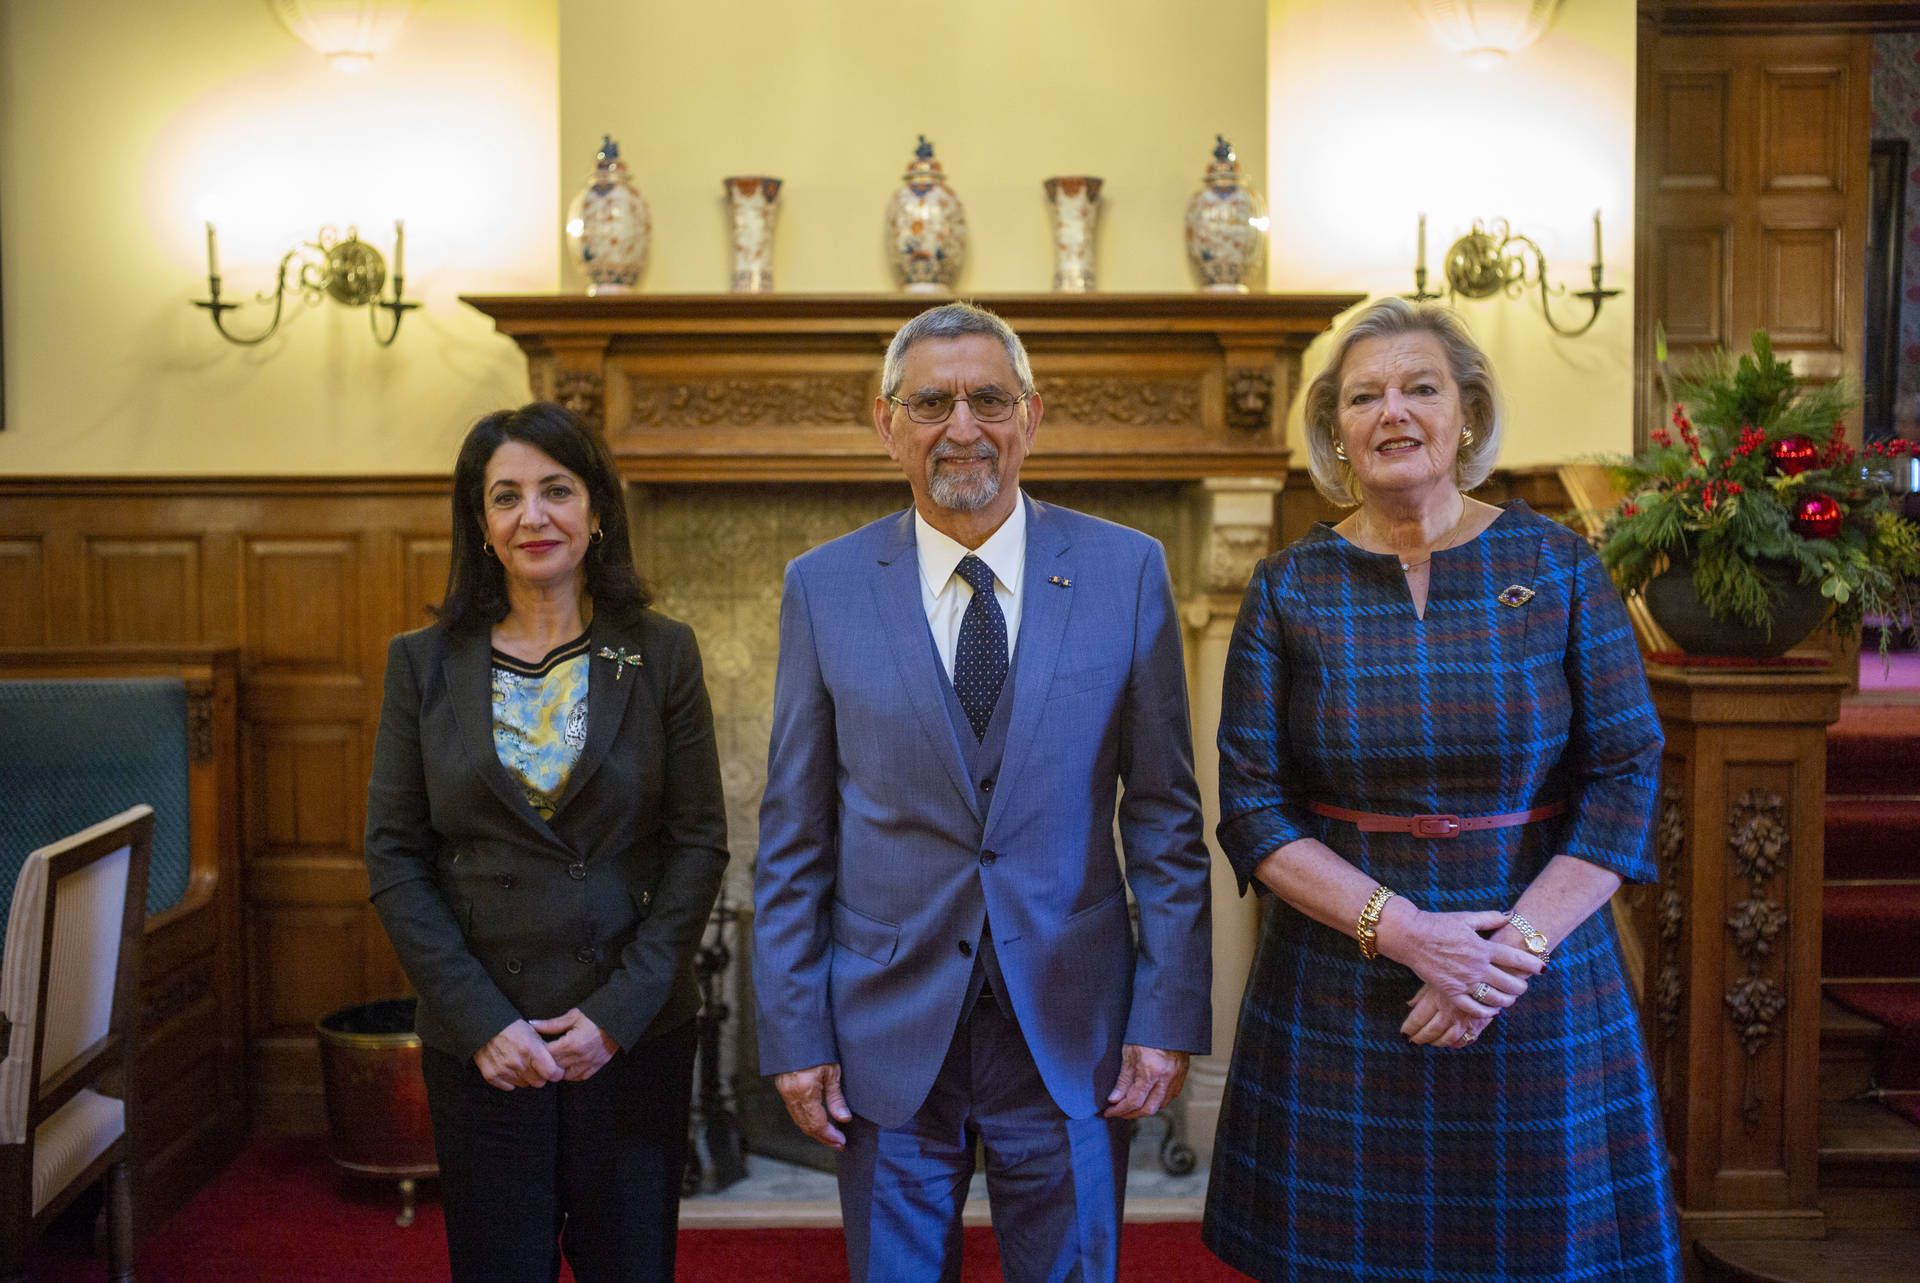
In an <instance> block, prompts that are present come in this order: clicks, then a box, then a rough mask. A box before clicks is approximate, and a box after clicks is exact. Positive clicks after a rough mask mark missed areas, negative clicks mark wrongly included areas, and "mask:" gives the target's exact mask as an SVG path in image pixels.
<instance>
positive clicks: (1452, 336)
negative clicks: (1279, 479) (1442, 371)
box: [1303, 298, 1505, 508]
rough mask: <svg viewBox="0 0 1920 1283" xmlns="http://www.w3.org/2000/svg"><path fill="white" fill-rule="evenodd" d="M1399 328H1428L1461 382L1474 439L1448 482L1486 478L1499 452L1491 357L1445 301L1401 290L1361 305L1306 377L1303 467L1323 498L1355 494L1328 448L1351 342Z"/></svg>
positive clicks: (1346, 503)
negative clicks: (1322, 362) (1322, 363)
mask: <svg viewBox="0 0 1920 1283" xmlns="http://www.w3.org/2000/svg"><path fill="white" fill-rule="evenodd" d="M1402 334H1431V335H1432V336H1433V337H1434V338H1435V339H1437V340H1439V343H1440V348H1441V350H1442V351H1444V352H1445V353H1446V354H1447V367H1448V371H1449V372H1450V373H1451V374H1452V375H1453V381H1454V384H1455V385H1456V386H1458V387H1459V389H1460V408H1461V410H1462V412H1463V414H1464V416H1465V418H1466V426H1467V427H1469V428H1471V429H1473V442H1472V444H1467V443H1465V442H1462V443H1461V446H1460V453H1459V454H1458V455H1457V456H1455V458H1454V462H1453V474H1454V482H1455V483H1456V484H1457V485H1458V486H1459V487H1460V488H1461V489H1462V490H1471V489H1473V488H1474V487H1475V486H1477V485H1479V484H1480V483H1481V482H1482V481H1485V480H1486V479H1487V476H1488V474H1490V473H1491V472H1492V471H1493V465H1494V463H1495V461H1496V460H1498V458H1499V457H1500V432H1501V428H1502V427H1503V426H1504V423H1505V416H1504V414H1503V413H1502V412H1501V408H1500V386H1499V384H1498V383H1496V382H1495V381H1494V377H1493V363H1492V362H1490V361H1489V360H1487V354H1486V353H1485V352H1483V351H1481V350H1480V347H1479V345H1478V344H1476V343H1475V342H1474V341H1473V338H1472V336H1471V335H1469V334H1468V333H1467V327H1466V323H1465V322H1463V321H1462V320H1461V319H1460V317H1459V316H1458V315H1457V314H1455V313H1454V312H1453V311H1452V310H1451V309H1448V308H1444V307H1440V306H1439V305H1437V304H1433V303H1421V304H1418V305H1415V304H1413V303H1409V302H1407V300H1405V299H1403V298H1383V299H1381V300H1380V301H1379V302H1377V303H1372V304H1370V305H1368V306H1367V308H1366V309H1365V310H1363V311H1362V312H1361V313H1360V314H1359V315H1357V316H1355V317H1354V318H1353V319H1352V320H1350V321H1348V322H1347V323H1346V324H1345V325H1344V326H1342V327H1341V328H1340V332H1339V333H1338V334H1336V335H1334V337H1333V351H1332V352H1331V353H1330V354H1329V355H1328V358H1327V364H1326V367H1325V368H1324V369H1322V370H1321V371H1320V373H1318V374H1316V375H1314V377H1313V382H1311V383H1309V384H1308V385H1307V395H1306V400H1305V404H1304V407H1303V417H1304V419H1305V421H1306V436H1307V472H1308V474H1309V475H1310V476H1311V477H1312V478H1313V488H1314V489H1315V490H1318V491H1319V492H1320V493H1321V494H1323V495H1325V496H1326V497H1327V499H1328V500H1330V501H1331V502H1333V503H1337V504H1339V505H1341V506H1342V507H1347V508H1351V507H1353V506H1354V505H1355V504H1357V503H1359V502H1360V499H1359V496H1358V495H1356V494H1354V492H1353V491H1354V487H1353V476H1354V473H1353V466H1352V465H1351V464H1350V463H1348V462H1346V461H1345V460H1343V459H1341V458H1340V457H1339V456H1338V455H1336V454H1335V453H1334V452H1333V447H1334V443H1335V442H1337V441H1338V440H1339V439H1340V370H1341V367H1342V366H1344V365H1345V364H1346V362H1347V357H1349V356H1350V355H1352V353H1353V349H1354V348H1355V347H1356V346H1358V345H1359V344H1361V343H1365V342H1366V341H1367V340H1368V339H1390V338H1397V337H1399V336H1400V335H1402Z"/></svg>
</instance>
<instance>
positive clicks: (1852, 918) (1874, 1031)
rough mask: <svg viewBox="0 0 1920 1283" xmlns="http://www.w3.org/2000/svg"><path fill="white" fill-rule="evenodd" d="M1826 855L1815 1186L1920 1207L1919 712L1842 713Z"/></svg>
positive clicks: (1888, 706)
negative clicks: (1904, 1198) (1899, 1196)
mask: <svg viewBox="0 0 1920 1283" xmlns="http://www.w3.org/2000/svg"><path fill="white" fill-rule="evenodd" d="M1826 848H1827V866H1826V892H1825V905H1824V909H1825V912H1824V914H1823V917H1824V924H1823V926H1822V929H1821V949H1820V952H1821V967H1820V973H1821V978H1822V981H1823V985H1824V988H1825V992H1826V995H1827V1001H1826V1004H1825V1007H1824V1008H1823V1013H1822V1014H1823V1020H1822V1022H1821V1038H1820V1043H1821V1055H1820V1062H1821V1064H1820V1069H1821V1079H1820V1086H1821V1093H1820V1095H1821V1107H1820V1108H1821V1114H1820V1186H1821V1189H1822V1190H1823V1191H1826V1190H1829V1189H1850V1188H1869V1187H1879V1188H1889V1187H1891V1188H1906V1189H1909V1190H1912V1191H1915V1192H1914V1199H1915V1200H1916V1201H1920V704H1913V703H1905V704H1896V703H1868V702H1866V701H1865V700H1855V701H1850V702H1849V703H1848V704H1847V705H1846V706H1845V708H1844V709H1843V711H1842V712H1841V714H1840V720H1839V721H1838V722H1837V723H1835V724H1834V726H1833V728H1832V729H1831V730H1830V731H1829V732H1828V735H1827V823H1826ZM1910 1277H1920V1261H1916V1262H1915V1263H1914V1273H1913V1274H1912V1275H1911V1276H1910Z"/></svg>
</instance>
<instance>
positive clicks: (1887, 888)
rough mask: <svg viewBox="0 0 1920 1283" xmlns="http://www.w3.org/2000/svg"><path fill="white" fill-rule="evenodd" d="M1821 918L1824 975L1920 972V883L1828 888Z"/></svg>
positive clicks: (1904, 974)
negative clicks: (1822, 923)
mask: <svg viewBox="0 0 1920 1283" xmlns="http://www.w3.org/2000/svg"><path fill="white" fill-rule="evenodd" d="M1821 918H1822V920H1823V922H1824V924H1825V925H1824V926H1823V928H1822V931H1821V942H1820V974H1821V976H1822V977H1823V978H1824V979H1827V980H1836V979H1841V978H1855V977H1865V978H1871V979H1879V978H1882V977H1889V976H1920V883H1896V884H1883V885H1877V886H1829V887H1826V888H1824V889H1823V891H1822V897H1821Z"/></svg>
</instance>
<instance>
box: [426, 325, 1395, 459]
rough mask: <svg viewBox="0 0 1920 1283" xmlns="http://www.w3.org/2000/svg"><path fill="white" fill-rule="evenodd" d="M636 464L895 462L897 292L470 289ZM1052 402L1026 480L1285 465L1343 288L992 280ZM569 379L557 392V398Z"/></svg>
mask: <svg viewBox="0 0 1920 1283" xmlns="http://www.w3.org/2000/svg"><path fill="white" fill-rule="evenodd" d="M464 301H465V302H467V303H468V304H470V305H472V306H473V307H475V308H477V309H479V310H480V311H482V312H484V313H486V314H487V315H488V316H490V317H492V318H493V320H494V323H495V325H497V326H498V327H499V329H500V331H501V333H503V334H507V335H509V336H511V337H512V338H513V339H514V340H515V341H516V342H517V343H519V344H520V346H521V348H522V349H523V350H524V351H525V352H526V354H527V363H528V369H529V374H530V377H531V382H532V386H533V387H534V388H535V390H536V391H537V392H539V393H540V394H541V395H547V396H553V397H556V398H560V399H562V400H563V401H565V402H566V403H567V404H569V405H570V406H573V407H574V408H576V409H581V410H582V412H583V413H584V412H585V411H586V409H597V410H598V411H599V413H598V414H597V415H596V416H595V421H596V422H598V423H600V424H601V425H602V426H603V428H604V430H605V432H606V434H607V442H608V444H609V445H610V446H612V448H613V451H614V454H615V455H616V456H617V457H618V458H619V460H620V466H621V469H622V471H623V472H624V473H625V474H626V475H627V476H628V477H629V478H631V479H633V480H636V481H789V480H798V481H820V480H844V481H857V480H881V479H885V480H892V479H893V478H894V477H895V476H896V475H897V473H896V472H895V470H894V465H893V463H892V461H891V460H890V459H888V458H887V456H886V453H885V451H884V450H882V449H881V446H880V442H879V440H878V438H877V437H876V436H875V434H874V431H873V427H872V410H871V407H872V404H873V400H874V397H875V396H877V395H878V393H879V390H880V387H879V370H880V358H881V356H882V355H883V353H884V351H885V348H886V343H887V341H888V339H889V338H891V337H892V335H893V332H894V331H895V330H896V329H898V328H899V327H900V326H901V325H902V324H903V323H905V322H906V321H907V320H909V319H911V318H912V317H913V316H914V315H916V314H917V313H918V312H920V311H921V310H922V309H924V308H925V307H927V306H929V305H930V304H929V300H926V299H921V298H910V297H907V296H904V295H848V296H831V295H797V294H763V295H754V294H734V295H725V294H723V295H646V294H641V295H629V296H626V297H624V298H586V297H584V296H576V295H561V296H522V297H512V296H507V297H477V296H476V297H469V298H466V299H465V300H464ZM977 301H978V302H980V303H981V304H983V305H985V306H987V307H991V308H992V309H993V310H994V311H996V312H998V313H1000V315H1002V316H1003V317H1005V318H1006V319H1007V321H1008V323H1010V324H1011V325H1012V326H1013V328H1014V329H1015V330H1016V331H1017V332H1018V333H1019V334H1020V336H1021V339H1022V340H1023V341H1024V342H1025V343H1026V345H1027V350H1028V352H1029V354H1030V355H1031V357H1032V360H1033V367H1034V381H1035V383H1036V385H1037V387H1038V390H1039V393H1040V396H1041V398H1042V399H1043V401H1044V402H1045V404H1046V416H1045V419H1044V420H1043V422H1042V425H1041V437H1040V441H1039V444H1038V445H1037V446H1036V448H1035V451H1034V453H1033V456H1032V457H1031V458H1030V459H1029V460H1028V462H1027V464H1026V465H1025V468H1024V470H1023V474H1024V475H1026V476H1028V477H1030V478H1033V479H1041V480H1044V479H1069V478H1070V479H1077V480H1099V479H1153V480H1163V481H1178V480H1198V479H1201V478H1205V477H1228V476H1268V477H1277V476H1280V475H1283V474H1284V473H1285V471H1286V467H1287V458H1288V448H1287V444H1286V440H1285V428H1284V419H1285V410H1286V407H1287V404H1288V402H1289V401H1290V400H1291V399H1292V397H1293V393H1294V389H1295V387H1296V386H1297V384H1298V382H1299V373H1300V353H1301V351H1302V350H1303V349H1304V348H1305V347H1306V345H1307V344H1308V342H1310V341H1311V340H1312V339H1313V338H1314V336H1316V335H1317V334H1319V333H1320V332H1321V331H1323V330H1325V329H1326V328H1327V326H1328V325H1329V324H1330V323H1331V322H1332V320H1333V318H1334V317H1335V316H1337V315H1338V314H1339V313H1340V312H1342V311H1344V310H1346V309H1347V308H1349V307H1352V306H1353V305H1354V304H1356V303H1358V302H1360V301H1361V296H1360V295H1357V294H1340V295H1335V294H1316V295H1280V294H1250V295H1238V296H1236V295H1199V294H1179V295H1148V294H1106V295H1102V294H1087V295H1059V294H1039V295H1005V296H996V297H982V298H980V299H978V300H977ZM569 398H571V399H569Z"/></svg>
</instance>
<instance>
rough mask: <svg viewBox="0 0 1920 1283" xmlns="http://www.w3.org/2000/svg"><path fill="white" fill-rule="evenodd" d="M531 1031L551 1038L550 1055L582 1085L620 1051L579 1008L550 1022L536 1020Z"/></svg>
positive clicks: (548, 1049)
mask: <svg viewBox="0 0 1920 1283" xmlns="http://www.w3.org/2000/svg"><path fill="white" fill-rule="evenodd" d="M530 1028H532V1030H533V1032H535V1033H537V1034H539V1035H540V1036H541V1037H542V1038H549V1039H552V1041H551V1042H549V1043H548V1044H547V1054H548V1055H550V1056H552V1057H553V1063H554V1064H556V1065H558V1066H560V1069H561V1072H563V1073H564V1074H565V1075H566V1078H567V1081H568V1082H570V1083H583V1082H585V1081H586V1080H587V1079H589V1078H591V1077H593V1076H594V1074H595V1073H597V1072H599V1069H600V1066H602V1065H604V1064H606V1063H607V1062H608V1061H609V1060H612V1059H613V1053H614V1052H616V1051H619V1050H620V1044H619V1043H617V1042H615V1041H614V1040H613V1039H611V1038H609V1037H607V1035H606V1031H605V1030H603V1029H601V1028H600V1026H599V1025H596V1024H594V1023H593V1021H592V1020H590V1019H588V1018H587V1014H586V1013H585V1012H583V1011H581V1010H580V1008H578V1007H575V1008H573V1009H572V1010H571V1011H569V1012H567V1013H566V1014H565V1015H563V1016H555V1017H553V1018H552V1019H551V1020H535V1021H533V1022H532V1024H531V1025H530Z"/></svg>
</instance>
